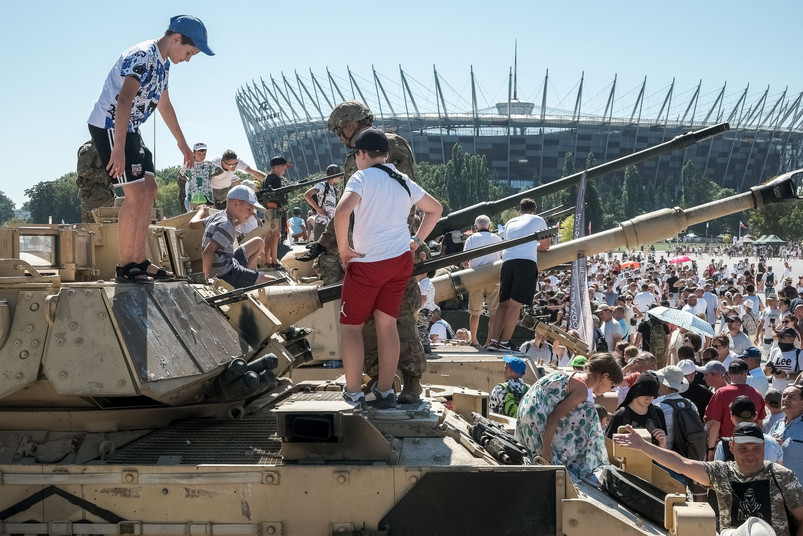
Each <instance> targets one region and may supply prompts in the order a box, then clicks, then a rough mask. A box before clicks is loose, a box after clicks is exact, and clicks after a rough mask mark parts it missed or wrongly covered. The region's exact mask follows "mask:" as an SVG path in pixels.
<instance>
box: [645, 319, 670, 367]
mask: <svg viewBox="0 0 803 536" xmlns="http://www.w3.org/2000/svg"><path fill="white" fill-rule="evenodd" d="M649 325H650V353H652V355H654V356H655V357H656V358H657V359H658V362H659V363H662V361H661V359H662V358H663V359H666V330H664V323H663V322H662V321H661V320H658V319H657V318H655V317H654V316H651V317H650V320H649Z"/></svg>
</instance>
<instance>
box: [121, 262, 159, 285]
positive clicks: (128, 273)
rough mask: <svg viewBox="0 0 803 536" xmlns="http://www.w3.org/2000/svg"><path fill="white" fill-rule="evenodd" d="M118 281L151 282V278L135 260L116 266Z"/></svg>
mask: <svg viewBox="0 0 803 536" xmlns="http://www.w3.org/2000/svg"><path fill="white" fill-rule="evenodd" d="M116 270H117V282H118V283H152V282H153V278H152V277H151V276H149V275H148V273H147V272H145V271H144V270H143V269H142V268H140V265H139V264H138V263H136V262H129V263H128V264H126V265H125V266H122V267H121V266H117V268H116Z"/></svg>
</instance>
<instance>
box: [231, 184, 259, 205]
mask: <svg viewBox="0 0 803 536" xmlns="http://www.w3.org/2000/svg"><path fill="white" fill-rule="evenodd" d="M226 199H237V200H239V201H245V202H246V203H248V204H250V205H253V206H255V207H256V208H258V209H259V210H265V207H263V206H262V205H260V204H259V201H257V196H256V194H255V193H254V191H253V190H252V189H251V188H249V187H248V186H243V185H242V184H238V185H237V186H235V187H234V188H232V189H231V190H229V193H228V195H227V196H226Z"/></svg>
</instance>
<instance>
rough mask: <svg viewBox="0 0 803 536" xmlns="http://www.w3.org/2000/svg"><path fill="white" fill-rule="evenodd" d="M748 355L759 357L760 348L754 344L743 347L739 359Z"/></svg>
mask: <svg viewBox="0 0 803 536" xmlns="http://www.w3.org/2000/svg"><path fill="white" fill-rule="evenodd" d="M748 357H759V358H760V357H761V350H759V349H758V348H756V347H755V346H749V347H747V348H745V349H744V353H743V354H742V355H740V356H739V358H740V359H747V358H748Z"/></svg>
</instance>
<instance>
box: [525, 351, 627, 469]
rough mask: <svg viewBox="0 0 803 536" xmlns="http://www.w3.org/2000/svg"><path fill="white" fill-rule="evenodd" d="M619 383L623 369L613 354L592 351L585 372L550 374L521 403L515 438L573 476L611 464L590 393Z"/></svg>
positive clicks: (535, 453) (532, 452) (533, 387)
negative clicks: (593, 352)
mask: <svg viewBox="0 0 803 536" xmlns="http://www.w3.org/2000/svg"><path fill="white" fill-rule="evenodd" d="M621 381H622V369H621V367H620V366H619V364H618V363H617V362H616V359H615V358H614V357H613V356H612V355H611V354H609V353H604V354H595V355H593V356H592V357H591V359H590V360H589V361H588V363H586V366H585V370H584V371H583V372H575V373H572V374H570V373H568V372H564V371H556V372H552V373H550V374H547V375H546V376H544V377H543V378H541V379H540V380H538V381H537V382H536V383H535V384H534V385H533V386H532V387H531V388H530V390H529V391H527V394H525V395H524V398H522V400H521V402H520V403H519V415H518V421H517V424H516V439H517V440H519V441H520V442H521V443H522V444H523V445H524V446H525V447H526V448H527V451H528V453H529V454H530V456H531V457H535V456H541V457H542V458H544V459H545V460H546V461H547V462H549V463H555V464H559V465H565V466H566V468H567V469H568V471H569V474H570V475H571V476H572V478H574V479H576V480H581V479H583V478H585V477H587V476H589V475H590V474H591V473H593V471H594V470H595V469H597V468H598V467H599V466H601V465H603V464H606V463H608V454H607V451H606V449H605V437H604V435H603V433H602V427H601V426H600V422H599V416H598V415H597V411H596V409H595V408H594V404H593V403H592V402H590V401H589V398H590V393H591V392H592V391H593V393H594V394H602V393H605V392H607V391H610V390H611V388H612V387H613V386H614V385H616V384H618V383H619V382H621Z"/></svg>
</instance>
